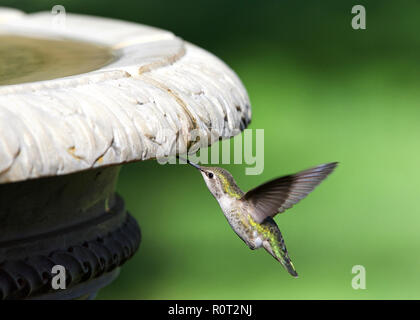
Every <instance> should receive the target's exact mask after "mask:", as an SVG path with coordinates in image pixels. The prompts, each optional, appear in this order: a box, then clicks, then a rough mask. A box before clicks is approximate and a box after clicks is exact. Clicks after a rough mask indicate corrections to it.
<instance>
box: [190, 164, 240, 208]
mask: <svg viewBox="0 0 420 320" xmlns="http://www.w3.org/2000/svg"><path fill="white" fill-rule="evenodd" d="M186 161H187V163H188V164H190V165H191V166H193V167H194V168H196V169H198V170H199V171H200V173H201V175H202V176H203V179H204V181H205V183H206V185H207V188H209V190H210V192H211V193H212V194H213V196H214V197H215V198H216V199H217V200H219V199H220V198H222V197H226V196H227V197H231V198H240V197H241V196H242V195H243V192H242V191H241V190H240V189H239V188H238V187H237V185H236V182H235V180H234V179H233V177H232V175H231V174H230V172H229V171H227V170H225V169H223V168H219V167H203V166H199V165H197V164H195V163H192V162H190V161H189V160H186Z"/></svg>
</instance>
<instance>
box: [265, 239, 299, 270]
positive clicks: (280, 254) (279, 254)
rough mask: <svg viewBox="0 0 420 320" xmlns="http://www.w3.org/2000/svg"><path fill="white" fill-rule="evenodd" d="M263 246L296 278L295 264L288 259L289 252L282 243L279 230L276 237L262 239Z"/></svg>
mask: <svg viewBox="0 0 420 320" xmlns="http://www.w3.org/2000/svg"><path fill="white" fill-rule="evenodd" d="M263 246H264V248H265V250H267V251H268V253H270V254H271V255H272V256H273V257H274V258H275V259H276V260H277V261H279V262H280V263H281V265H282V266H283V267H284V268H285V269H286V270H287V272H289V273H290V275H292V276H293V277H295V278H297V277H298V273H297V272H296V269H295V266H294V265H293V263H292V260H290V257H289V254H288V253H287V249H286V245H285V244H284V240H283V237H282V235H281V233H280V232H279V233H278V235H277V239H275V238H274V239H271V240H270V241H264V243H263Z"/></svg>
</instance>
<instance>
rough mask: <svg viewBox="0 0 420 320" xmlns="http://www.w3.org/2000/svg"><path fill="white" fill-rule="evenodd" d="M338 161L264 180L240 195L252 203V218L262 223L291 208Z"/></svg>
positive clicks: (326, 174)
mask: <svg viewBox="0 0 420 320" xmlns="http://www.w3.org/2000/svg"><path fill="white" fill-rule="evenodd" d="M337 164H338V162H331V163H327V164H321V165H319V166H317V167H314V168H311V169H307V170H304V171H301V172H298V173H296V174H292V175H288V176H284V177H281V178H277V179H274V180H271V181H269V182H266V183H264V184H262V185H260V186H258V187H256V188H254V189H252V190H249V191H248V192H247V193H245V194H244V195H243V197H242V200H247V201H248V202H249V203H251V204H253V205H254V208H255V210H251V215H252V218H253V219H254V220H255V221H256V222H257V223H262V222H263V221H264V220H265V219H266V218H267V217H274V216H275V215H276V214H277V213H282V212H284V211H285V210H286V209H289V208H291V207H292V206H293V205H294V204H296V203H298V202H299V201H300V200H301V199H303V198H305V197H306V196H307V195H308V194H309V193H310V192H311V191H312V190H313V189H314V188H315V187H316V186H317V185H318V184H320V183H321V181H322V180H324V179H325V178H326V177H327V176H328V175H329V174H330V173H331V172H332V171H333V170H334V168H335V167H336V166H337Z"/></svg>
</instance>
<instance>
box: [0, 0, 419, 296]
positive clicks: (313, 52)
mask: <svg viewBox="0 0 420 320" xmlns="http://www.w3.org/2000/svg"><path fill="white" fill-rule="evenodd" d="M0 3H1V5H4V6H12V7H17V8H20V9H23V10H25V11H27V12H32V11H39V10H50V8H51V7H52V6H53V5H54V4H57V3H56V2H55V1H40V0H38V1H29V0H19V1H5V0H2V1H1V2H0ZM357 3H358V4H364V5H365V7H366V11H367V29H366V30H364V31H360V30H359V31H355V30H353V29H352V28H351V26H350V22H351V18H352V15H351V7H352V6H353V5H354V4H356V3H354V1H340V2H339V1H322V2H319V1H317V2H312V3H311V2H309V1H293V2H292V1H280V0H277V1H274V0H273V1H268V0H267V1H254V0H243V1H230V2H228V1H222V0H213V1H169V0H168V1H166V0H155V1H127V0H120V1H104V0H101V1H85V0H71V1H61V3H60V4H62V5H64V6H65V7H66V9H67V11H68V12H77V13H86V14H92V15H99V16H108V17H114V18H118V19H125V20H131V21H135V22H140V23H144V24H149V25H153V26H157V27H160V28H164V29H169V30H171V31H173V32H174V33H175V34H177V35H179V36H181V37H182V38H184V39H186V40H188V41H190V42H193V43H196V44H198V45H200V46H202V47H204V48H205V49H207V50H209V51H212V52H213V53H215V54H216V55H218V56H219V57H221V58H222V59H223V60H225V61H226V62H227V63H228V64H229V65H230V66H231V67H232V68H233V69H234V70H235V71H236V72H237V74H238V75H239V76H240V77H241V79H242V80H243V82H244V84H245V86H246V88H247V90H248V93H249V95H250V98H251V102H252V107H253V120H252V124H251V126H250V128H252V129H259V128H263V129H265V170H264V172H263V174H261V175H259V176H246V175H245V169H244V168H245V166H241V165H225V166H224V167H225V168H227V169H228V170H230V171H231V172H232V173H233V174H234V176H235V177H236V179H237V182H238V184H239V185H240V186H241V187H242V188H243V189H244V190H247V189H249V188H252V187H254V186H255V185H257V184H259V183H262V182H263V181H266V180H268V179H270V178H273V177H276V176H279V175H283V174H286V173H291V172H295V171H298V170H301V169H304V168H307V167H310V166H313V165H317V164H320V163H324V162H328V161H339V162H340V166H339V167H338V169H337V171H336V172H335V173H334V174H333V175H332V176H331V177H329V179H328V180H327V181H325V182H324V183H323V184H322V185H321V186H320V187H319V188H318V189H316V190H315V191H314V192H313V194H311V195H309V196H308V198H307V199H305V200H304V201H302V202H301V203H299V205H297V206H296V207H294V208H292V209H291V210H290V211H288V212H287V213H285V214H282V215H279V216H278V217H277V218H276V221H277V222H278V224H279V226H280V228H281V230H282V232H283V234H284V236H285V240H286V244H287V247H288V249H289V253H290V255H291V257H292V260H293V261H294V264H295V266H296V268H297V270H298V272H299V275H300V277H299V279H293V278H292V277H291V276H290V275H288V274H287V272H285V270H284V269H283V268H282V267H281V266H280V265H279V264H278V263H277V262H276V261H275V260H274V259H273V258H272V257H270V256H269V255H268V254H266V253H265V252H264V251H263V250H258V251H251V250H249V249H247V247H246V246H245V245H244V244H243V242H242V241H241V240H239V239H238V238H237V236H236V235H235V234H234V232H233V231H232V230H231V229H230V227H229V225H228V224H227V222H226V221H225V218H224V217H223V215H222V213H221V211H220V209H219V207H218V204H217V202H216V201H215V200H214V199H213V198H212V196H211V195H210V193H209V192H208V191H207V189H206V187H205V185H204V182H203V181H202V178H201V177H200V175H199V174H198V173H197V172H196V171H195V170H193V169H192V168H190V167H187V166H175V165H166V166H161V165H159V164H157V163H156V162H154V161H147V162H143V163H135V164H129V165H126V166H124V168H123V169H122V171H121V175H120V180H119V186H118V191H119V193H121V194H122V195H123V196H124V198H125V200H126V204H127V208H129V210H130V211H131V213H132V214H133V215H135V216H136V218H137V219H138V221H139V223H140V226H141V228H142V232H143V241H142V244H141V247H140V249H139V251H138V253H137V255H136V256H135V257H134V258H133V259H132V260H130V261H129V262H127V264H126V265H125V266H124V268H122V272H121V275H120V277H119V279H118V281H115V282H114V283H113V284H112V285H110V286H109V287H107V288H105V289H104V290H102V291H101V293H100V294H99V298H103V299H108V298H121V299H126V298H129V299H183V298H186V299H207V298H209V299H310V298H312V299H348V298H355V299H400V298H405V299H412V298H417V299H418V298H420V289H419V288H420V277H419V267H420V255H419V254H418V249H419V243H420V233H419V225H420V212H419V206H418V199H419V190H420V171H419V170H418V167H417V166H418V164H419V162H420V149H419V141H420V130H419V120H420V108H419V101H420V90H419V87H420V78H419V67H420V61H419V58H418V57H419V56H420V38H419V37H418V30H419V27H420V20H419V19H418V12H419V10H420V3H419V2H418V1H405V2H397V1H392V2H391V1H381V2H379V1H378V2H375V3H374V2H369V3H367V2H366V1H357ZM180 177H182V179H180ZM358 264H361V265H363V266H365V267H366V271H367V289H366V290H353V289H352V287H351V279H352V277H353V275H352V273H351V269H352V266H354V265H358Z"/></svg>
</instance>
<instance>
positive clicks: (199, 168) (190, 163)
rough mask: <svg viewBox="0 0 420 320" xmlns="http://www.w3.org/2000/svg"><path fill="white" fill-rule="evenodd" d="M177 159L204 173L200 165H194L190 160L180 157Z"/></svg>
mask: <svg viewBox="0 0 420 320" xmlns="http://www.w3.org/2000/svg"><path fill="white" fill-rule="evenodd" d="M176 157H177V158H179V159H181V160H184V161H186V162H187V163H188V164H189V165H191V166H193V167H194V168H196V169H198V170H200V171H203V169H201V167H200V166H199V165H198V164H195V163H192V162H191V161H190V160H188V159H184V158H182V157H180V156H176Z"/></svg>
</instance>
